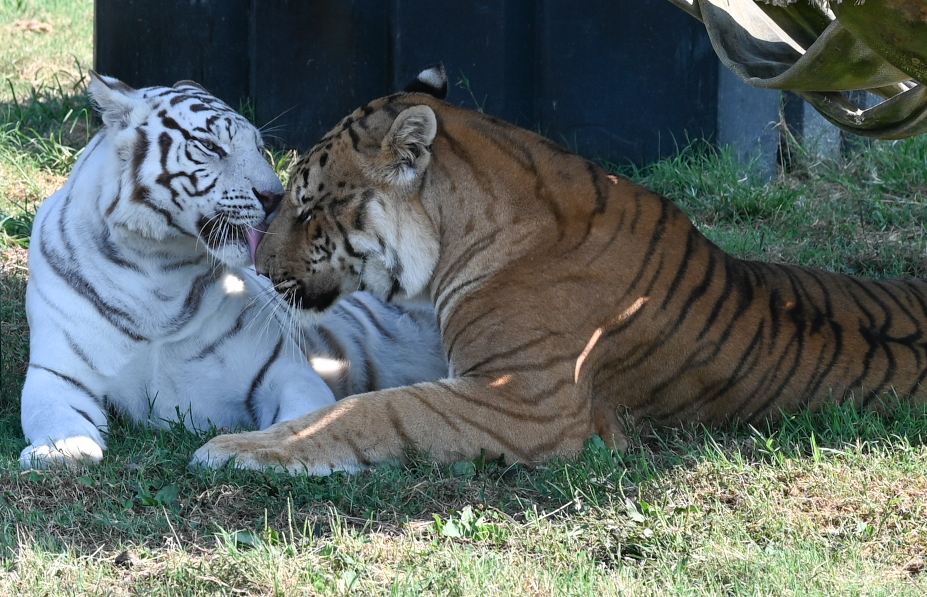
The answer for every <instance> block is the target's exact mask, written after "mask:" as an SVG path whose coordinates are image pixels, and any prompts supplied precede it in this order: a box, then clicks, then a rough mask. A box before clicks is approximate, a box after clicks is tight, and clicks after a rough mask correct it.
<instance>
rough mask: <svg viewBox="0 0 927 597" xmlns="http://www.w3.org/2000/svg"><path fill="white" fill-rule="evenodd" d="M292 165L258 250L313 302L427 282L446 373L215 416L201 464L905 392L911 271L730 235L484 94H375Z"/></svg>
mask: <svg viewBox="0 0 927 597" xmlns="http://www.w3.org/2000/svg"><path fill="white" fill-rule="evenodd" d="M410 111H411V112H412V114H411V116H414V117H415V118H416V119H417V121H416V122H414V123H412V124H413V125H414V126H408V127H407V126H406V123H407V121H408V120H409V118H408V117H409V115H410ZM423 118H424V120H425V121H428V122H425V123H424V124H423V122H422V119H423ZM431 119H433V123H434V125H435V126H434V132H433V133H432V134H431V135H430V136H429V134H428V124H429V122H431ZM397 144H399V145H398V146H397ZM290 180H291V182H290V188H289V189H288V192H287V197H286V199H285V201H284V205H283V206H282V207H281V211H280V213H279V215H278V216H277V218H276V220H275V221H274V222H273V224H272V226H271V228H270V230H269V232H268V235H267V237H266V239H265V241H264V242H263V243H262V245H261V247H260V248H259V251H258V263H259V267H260V268H261V269H262V270H263V271H266V272H267V274H268V275H269V276H270V277H271V278H272V279H273V280H274V282H277V283H280V282H286V281H288V282H289V283H291V284H292V283H293V282H294V281H295V283H296V284H297V285H298V286H299V291H298V292H296V293H295V295H294V299H297V298H298V299H299V300H300V302H301V305H302V307H303V308H308V309H310V310H312V309H325V308H327V307H328V306H329V302H328V301H327V298H326V300H319V299H318V297H320V296H321V297H332V296H341V295H343V294H344V293H345V292H347V291H348V290H352V289H355V288H357V287H358V286H360V287H362V288H367V289H369V290H372V291H374V292H376V293H378V294H380V295H382V296H385V297H391V298H402V297H404V296H415V295H417V294H419V293H424V294H426V295H427V296H428V297H429V298H430V299H431V301H432V302H433V304H434V305H435V307H436V310H437V313H438V318H439V321H440V324H441V329H442V336H443V341H444V348H445V352H446V354H447V356H448V359H449V362H450V364H451V370H452V377H451V378H450V379H446V380H442V381H438V382H434V383H423V384H418V385H415V386H410V387H405V388H399V389H393V390H387V391H380V392H373V393H370V394H365V395H362V396H360V397H356V398H349V399H347V400H344V401H342V402H340V403H338V404H336V405H334V406H331V407H328V408H325V409H323V410H321V411H318V412H316V413H312V414H310V415H307V416H305V417H302V418H301V419H297V420H295V421H290V422H286V423H282V424H280V425H276V426H274V427H272V428H270V429H268V430H266V431H263V432H256V433H247V434H240V435H229V436H222V437H218V438H215V439H214V440H212V441H211V442H210V443H209V444H207V446H206V447H204V448H203V450H205V452H203V453H202V454H200V458H201V459H202V460H204V461H208V462H210V463H211V464H221V463H222V462H225V461H226V460H228V459H229V458H230V457H231V456H233V455H237V463H238V465H239V466H253V467H263V466H273V467H279V468H283V469H287V470H290V471H305V472H309V473H313V474H325V473H327V472H328V471H330V470H338V469H346V470H355V469H357V468H360V467H363V466H367V465H370V464H373V463H376V462H379V461H383V460H387V459H393V458H401V457H402V455H403V453H404V451H405V450H406V449H408V448H416V449H419V450H423V451H426V452H428V453H429V454H430V455H431V457H433V458H434V459H436V460H439V461H443V462H448V461H454V460H460V459H468V458H474V457H476V456H478V455H479V454H480V451H481V449H485V450H487V451H488V452H489V453H490V454H492V455H498V454H504V455H505V457H506V459H507V460H508V461H509V462H514V461H519V462H525V463H529V464H532V463H538V462H541V461H543V460H544V459H546V458H549V457H551V456H554V455H567V454H572V453H575V452H577V451H578V450H580V449H581V448H582V446H583V443H584V442H585V441H586V440H587V439H588V438H589V437H590V436H591V435H592V434H594V433H595V434H599V435H601V436H602V437H603V438H605V439H607V440H611V442H612V443H613V445H614V446H616V447H618V448H623V447H625V446H626V445H627V438H626V435H625V431H624V428H623V427H622V423H621V418H623V417H624V415H625V414H627V415H628V418H627V419H626V420H629V421H632V422H633V421H637V420H640V419H643V418H646V419H651V420H653V421H656V422H657V423H658V424H676V423H680V422H685V423H693V422H698V423H704V424H709V425H711V424H716V423H719V422H722V421H726V420H731V419H738V420H742V421H748V422H752V421H757V420H759V419H762V418H767V417H775V416H777V415H778V414H779V413H780V412H781V411H794V410H796V409H798V408H803V407H805V408H815V407H817V406H819V405H821V404H822V403H824V402H826V401H828V400H831V399H832V397H833V398H835V399H837V400H843V399H852V400H855V401H856V402H857V403H858V404H860V405H864V404H866V403H868V402H869V401H871V400H872V398H873V397H875V396H878V395H879V393H881V392H885V391H888V390H890V389H892V388H894V389H895V390H896V391H897V392H898V393H899V395H901V396H904V397H906V398H907V397H911V396H913V397H914V398H912V399H914V400H916V401H918V402H923V401H924V392H923V391H922V390H921V385H920V384H921V382H922V381H923V379H924V378H925V376H927V284H925V283H924V282H922V281H919V280H887V281H871V280H861V279H857V278H852V277H849V276H843V275H838V274H833V273H828V272H824V271H818V270H813V269H808V268H802V267H793V266H785V265H773V264H763V263H757V262H749V261H742V260H739V259H736V258H734V257H731V256H729V255H727V254H725V253H724V252H722V251H721V250H720V249H719V248H718V247H716V246H715V245H713V244H712V243H711V242H710V241H708V240H707V239H706V238H705V237H704V236H702V235H701V234H700V233H699V232H698V231H697V230H696V229H695V227H694V226H693V225H692V223H691V222H690V221H689V219H688V218H687V217H686V216H685V215H684V214H683V212H682V211H681V210H679V209H678V208H677V207H676V206H674V205H673V204H672V203H670V202H669V201H667V200H666V199H664V198H663V197H660V196H658V195H656V194H654V193H652V192H650V191H648V190H646V189H644V188H641V187H639V186H637V185H635V184H633V183H631V182H629V181H627V180H624V179H620V178H615V177H611V176H608V175H607V173H606V172H604V171H603V170H602V169H600V168H599V167H597V166H595V165H594V164H592V163H590V162H588V161H586V160H584V159H583V158H581V157H579V156H576V155H573V154H571V153H568V152H567V151H565V150H563V149H562V148H560V147H559V146H557V145H555V144H553V143H552V142H550V141H548V140H547V139H544V138H542V137H540V136H538V135H535V134H533V133H531V132H529V131H526V130H523V129H519V128H516V127H514V126H511V125H509V124H507V123H504V122H501V121H499V120H496V119H494V118H491V117H489V116H485V115H483V114H478V113H475V112H472V111H468V110H464V109H461V108H458V107H455V106H452V105H450V104H447V103H444V102H441V101H439V100H437V99H434V98H432V97H430V96H428V95H424V94H398V95H395V96H390V97H387V98H381V99H379V100H376V101H374V102H372V103H370V104H368V105H367V106H365V107H364V108H361V109H359V110H357V111H356V112H354V113H353V114H352V115H351V116H349V117H348V118H346V119H345V120H344V121H342V123H341V124H339V126H338V127H336V128H335V129H334V130H333V131H332V132H331V133H330V134H329V135H327V136H326V137H325V138H323V139H322V141H321V142H320V143H319V145H318V146H317V147H316V148H315V149H313V150H312V151H311V152H310V153H309V154H308V155H307V156H306V157H305V158H304V159H303V160H302V161H301V162H300V163H299V164H298V165H297V167H296V168H295V170H294V172H293V173H292V176H291V179H290Z"/></svg>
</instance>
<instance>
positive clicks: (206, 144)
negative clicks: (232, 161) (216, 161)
mask: <svg viewBox="0 0 927 597" xmlns="http://www.w3.org/2000/svg"><path fill="white" fill-rule="evenodd" d="M194 141H196V143H197V144H198V145H199V146H200V147H201V148H203V150H205V151H207V152H209V153H213V154H215V155H217V156H219V157H220V158H224V157H225V156H226V155H228V154H227V153H226V152H225V150H224V149H222V148H221V147H219V146H218V145H216V144H215V143H213V142H212V141H210V140H209V139H194Z"/></svg>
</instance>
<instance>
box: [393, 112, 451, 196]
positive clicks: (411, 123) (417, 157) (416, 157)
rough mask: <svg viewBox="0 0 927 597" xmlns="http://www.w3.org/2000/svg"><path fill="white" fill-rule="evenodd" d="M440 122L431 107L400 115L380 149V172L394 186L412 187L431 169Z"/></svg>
mask: <svg viewBox="0 0 927 597" xmlns="http://www.w3.org/2000/svg"><path fill="white" fill-rule="evenodd" d="M437 132H438V120H437V118H436V117H435V113H434V111H433V110H432V109H431V108H429V107H428V106H421V105H420V106H412V107H411V108H406V109H405V110H403V111H402V112H400V113H399V116H397V117H396V120H395V121H393V125H392V126H391V127H390V129H389V132H388V133H386V137H384V138H383V143H382V145H381V147H380V164H379V165H380V168H381V171H382V173H383V176H384V178H385V179H386V180H387V181H388V182H390V183H391V184H397V183H409V182H412V181H413V180H415V179H416V178H418V175H419V174H420V173H421V172H422V171H423V170H424V169H425V167H426V166H428V162H429V161H430V159H431V142H432V141H433V140H434V138H435V135H436V134H437Z"/></svg>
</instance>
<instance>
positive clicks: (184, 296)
mask: <svg viewBox="0 0 927 597" xmlns="http://www.w3.org/2000/svg"><path fill="white" fill-rule="evenodd" d="M183 91H184V92H190V93H194V94H195V93H196V90H195V89H194V88H183ZM165 92H168V90H167V89H166V88H148V89H140V90H132V89H129V88H127V87H125V86H122V85H121V84H119V83H118V81H115V80H114V79H108V78H101V77H98V76H96V75H94V79H93V82H92V84H91V93H92V96H93V98H94V101H95V102H96V103H97V105H98V106H99V107H100V109H101V110H102V114H103V120H104V123H105V125H106V126H105V128H104V130H103V131H102V132H101V133H99V134H98V135H97V136H96V137H95V138H94V139H93V141H92V142H91V143H90V145H89V146H88V147H87V148H86V149H85V151H84V153H83V155H82V156H81V158H80V159H79V160H78V162H77V164H76V165H75V167H74V170H73V172H72V174H71V177H70V178H69V179H68V181H67V183H66V184H65V186H64V187H63V188H62V189H61V190H59V191H58V192H56V193H55V194H53V195H52V196H51V197H49V198H48V199H47V200H46V201H45V203H44V204H43V205H42V207H41V208H40V210H39V212H38V214H37V216H36V220H35V224H34V231H33V236H32V241H31V246H30V259H29V269H30V280H29V285H28V288H27V293H26V309H27V314H28V317H29V323H30V327H31V356H30V368H29V371H28V373H27V376H26V383H25V387H24V388H23V395H22V424H23V430H24V432H25V435H26V438H27V441H28V442H29V445H28V446H27V447H26V448H25V449H24V450H23V451H22V454H21V456H20V463H21V465H22V466H23V467H24V468H29V467H44V466H48V465H53V464H58V463H62V464H72V463H75V462H79V461H87V462H98V461H99V460H100V459H101V458H102V456H103V450H104V449H105V447H106V442H105V434H106V429H107V427H106V426H107V417H106V413H105V409H106V408H114V409H116V410H118V411H121V412H123V413H125V414H126V415H128V416H130V417H131V418H132V419H133V420H135V421H138V422H140V423H143V424H150V425H154V426H162V425H163V424H165V422H166V421H176V420H182V421H183V422H184V423H185V424H186V425H188V426H189V427H191V428H198V429H203V428H207V427H208V426H209V425H215V426H217V427H228V428H236V427H242V426H257V427H259V428H265V427H267V426H269V425H271V424H272V423H275V422H277V421H283V420H289V419H293V418H296V417H299V416H301V415H303V414H305V413H307V412H311V411H313V410H315V409H318V408H320V407H322V406H325V405H328V404H331V403H333V402H334V401H335V393H333V391H332V388H335V392H336V393H338V394H339V397H341V396H342V395H344V394H345V393H346V392H347V391H357V388H356V387H353V386H351V384H350V383H348V382H347V381H345V379H344V377H345V375H347V373H348V372H346V371H342V370H339V371H336V372H331V371H326V372H325V375H326V380H325V381H323V379H322V377H320V375H319V374H318V373H316V372H315V371H314V370H313V369H312V368H311V367H310V366H309V363H308V359H309V358H323V359H325V358H327V359H332V358H340V357H341V356H342V355H340V354H338V355H333V354H330V353H329V351H327V348H326V347H325V345H324V343H323V342H322V340H321V335H320V334H321V330H320V329H318V328H306V327H302V326H300V325H299V324H297V323H296V322H295V320H294V319H293V318H292V317H290V316H289V315H287V312H286V308H285V307H284V306H282V302H281V299H280V298H279V297H278V295H277V293H276V292H274V291H273V290H272V289H271V288H270V287H269V282H268V281H267V280H266V279H265V278H261V277H259V276H257V275H256V274H255V273H254V270H253V268H252V267H250V254H249V251H248V247H247V243H246V242H243V241H240V240H235V239H234V238H232V239H231V240H229V242H226V243H224V244H222V245H217V246H209V247H207V245H206V243H205V242H204V240H203V239H201V238H198V237H197V236H196V234H197V231H198V230H199V222H201V221H202V220H200V218H202V217H205V218H207V219H209V218H213V217H215V216H216V214H218V213H220V212H221V213H223V214H224V216H223V217H226V218H227V220H228V222H229V223H230V225H236V226H248V225H256V224H258V223H260V222H261V220H263V219H264V215H265V214H264V212H263V208H262V206H261V204H260V202H259V201H258V200H257V198H256V197H255V196H254V194H253V193H252V191H251V190H252V189H257V190H258V191H266V192H275V193H278V192H282V190H283V189H282V187H281V186H280V182H279V180H278V179H277V178H276V176H275V174H274V172H273V170H272V169H271V167H270V166H269V165H268V164H267V162H266V160H265V159H264V157H263V155H262V153H261V147H260V135H259V134H258V132H257V130H256V129H254V127H252V126H251V125H250V124H248V123H247V121H245V120H244V119H243V118H241V117H240V116H237V115H235V114H234V113H232V112H230V111H229V112H227V113H225V112H224V113H223V117H227V118H229V119H230V120H229V122H230V127H231V130H232V134H231V135H229V134H226V132H225V130H226V129H225V128H221V130H218V129H217V130H216V134H214V135H211V136H210V139H209V142H210V143H213V144H215V145H216V146H218V147H221V148H222V150H223V151H224V152H225V154H226V155H225V156H223V157H221V158H220V157H215V156H212V157H210V155H208V152H206V153H204V151H203V150H202V149H200V148H199V146H198V145H197V144H198V142H196V143H194V144H192V145H191V144H190V142H187V145H186V146H183V143H184V142H183V140H182V139H179V138H178V139H175V145H174V146H173V147H172V150H171V152H169V155H168V157H167V160H168V167H169V170H170V171H171V172H175V171H178V170H179V169H183V168H190V167H191V166H189V164H185V163H184V162H185V160H186V158H185V157H184V152H183V151H181V149H186V151H187V152H188V153H191V154H193V155H196V156H197V159H199V160H202V161H204V163H205V166H200V167H199V170H197V172H198V173H199V174H198V176H197V179H196V180H197V181H199V184H201V185H204V184H205V182H204V181H205V180H208V179H210V177H215V178H217V179H218V182H217V183H216V184H215V185H214V187H213V188H212V190H211V191H210V192H208V193H206V194H205V195H204V196H201V197H194V196H193V191H195V190H197V189H199V188H200V187H199V186H197V184H195V183H194V182H193V179H184V178H177V179H172V180H171V181H170V182H169V183H166V184H161V183H159V182H158V176H159V175H160V174H161V173H162V165H161V161H160V159H161V157H160V152H159V149H158V139H159V135H161V134H162V133H164V132H165V129H164V127H163V126H162V122H161V117H160V116H159V115H158V114H159V112H160V111H161V110H167V111H168V113H169V114H170V116H171V117H172V118H174V120H176V121H177V122H179V123H180V124H181V125H182V126H183V127H184V128H186V129H187V130H188V131H189V130H193V129H194V127H197V126H199V127H205V121H206V119H207V118H208V117H209V116H210V115H211V114H213V112H212V111H210V110H207V111H200V112H196V113H194V112H192V111H190V110H189V109H188V107H187V104H186V103H183V102H182V103H180V104H178V105H177V106H169V101H168V100H169V99H170V97H172V96H171V95H170V94H169V95H168V96H167V99H164V98H159V97H157V96H158V95H159V94H161V93H165ZM205 97H209V96H205ZM222 108H223V109H225V110H227V108H226V107H225V106H224V105H222ZM139 129H142V130H144V131H145V134H146V136H147V138H148V141H149V150H148V152H147V155H146V156H144V160H143V162H142V163H141V164H139V163H138V162H139V160H138V159H137V158H136V157H135V152H134V147H136V144H137V143H138V139H139V132H138V131H139ZM168 132H171V134H178V135H179V133H177V131H168ZM178 148H179V149H178ZM194 152H199V153H194ZM213 158H215V159H213ZM139 165H140V167H138V169H137V170H136V166H139ZM162 182H163V181H162ZM138 185H142V186H143V187H145V188H147V189H148V194H147V195H146V201H148V202H150V205H151V206H153V209H150V208H148V207H143V206H140V205H139V204H138V203H137V202H134V201H133V200H132V192H133V190H135V189H136V188H137V186H138ZM171 189H173V191H174V193H175V196H173V197H172V193H171ZM117 198H118V200H117ZM176 203H180V204H181V205H182V206H183V208H182V209H181V208H178V206H177V204H176ZM165 213H167V214H169V215H170V221H169V220H168V217H166V216H165ZM101 239H106V241H105V242H103V241H101ZM104 249H105V250H104ZM114 256H115V258H114ZM168 263H175V264H181V265H179V266H178V267H176V268H170V267H164V265H165V264H168ZM127 264H131V265H130V266H129V267H127ZM194 288H196V289H197V291H196V292H193V289H194ZM191 297H194V298H191ZM353 301H354V302H355V303H356V305H365V306H366V307H367V308H368V309H369V310H370V311H373V312H374V313H376V314H377V317H378V320H379V322H380V323H381V325H385V326H387V327H388V328H389V329H390V330H391V333H393V334H394V335H395V337H398V338H400V339H401V340H402V342H400V346H398V347H397V346H392V345H388V343H387V342H386V340H384V339H383V338H378V337H376V332H373V336H374V337H370V336H371V329H368V328H365V327H364V326H363V325H359V324H358V323H357V321H358V315H357V313H347V312H346V311H345V309H344V308H342V309H337V308H336V309H335V310H334V311H333V312H332V313H331V314H330V315H329V316H328V317H327V318H326V319H325V320H324V321H323V325H324V326H326V328H327V330H328V332H327V333H328V334H329V335H328V336H327V337H335V338H337V339H338V341H339V342H340V343H342V344H343V347H342V348H347V349H348V350H347V352H348V353H349V354H348V356H349V357H351V358H350V359H348V363H347V367H346V368H347V369H350V365H351V362H353V360H354V359H360V358H361V357H362V356H363V354H364V353H365V352H367V353H369V354H370V355H371V357H372V360H373V361H374V363H373V365H372V366H374V367H377V368H378V373H380V374H381V375H380V376H379V377H378V384H377V387H378V388H379V387H390V386H391V385H405V384H407V383H414V382H415V381H421V380H424V379H434V378H437V377H440V376H442V375H444V374H445V373H446V363H445V362H444V360H443V355H442V354H441V350H440V339H439V336H438V332H437V329H436V327H435V326H434V325H433V324H432V323H430V322H429V321H428V316H427V314H426V315H424V316H420V315H418V314H414V313H402V314H399V315H397V312H396V311H395V310H393V309H392V308H388V307H385V306H383V305H382V303H380V302H379V301H377V300H376V299H374V298H373V297H372V296H370V295H357V296H355V297H354V298H353ZM101 305H102V307H101ZM355 310H358V309H357V308H355ZM365 316H366V315H363V314H362V315H361V316H360V319H363V317H365ZM278 347H279V349H278ZM275 351H276V352H277V353H278V356H277V357H276V358H272V356H273V355H274V353H275ZM381 361H382V362H381ZM262 369H265V370H263V371H262ZM326 381H327V382H328V383H326ZM330 386H331V387H330ZM249 393H251V394H252V399H251V404H252V410H253V413H252V412H250V411H249V410H248V404H247V398H248V395H249Z"/></svg>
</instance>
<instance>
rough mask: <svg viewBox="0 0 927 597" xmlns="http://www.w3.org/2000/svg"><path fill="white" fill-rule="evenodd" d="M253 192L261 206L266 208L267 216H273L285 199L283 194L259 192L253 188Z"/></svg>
mask: <svg viewBox="0 0 927 597" xmlns="http://www.w3.org/2000/svg"><path fill="white" fill-rule="evenodd" d="M251 192H253V193H254V196H255V197H257V199H258V201H260V202H261V205H262V206H264V213H266V214H267V215H270V214H272V213H273V212H274V210H276V209H277V206H278V205H280V200H281V199H283V193H274V192H270V191H259V190H257V189H255V188H252V189H251Z"/></svg>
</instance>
